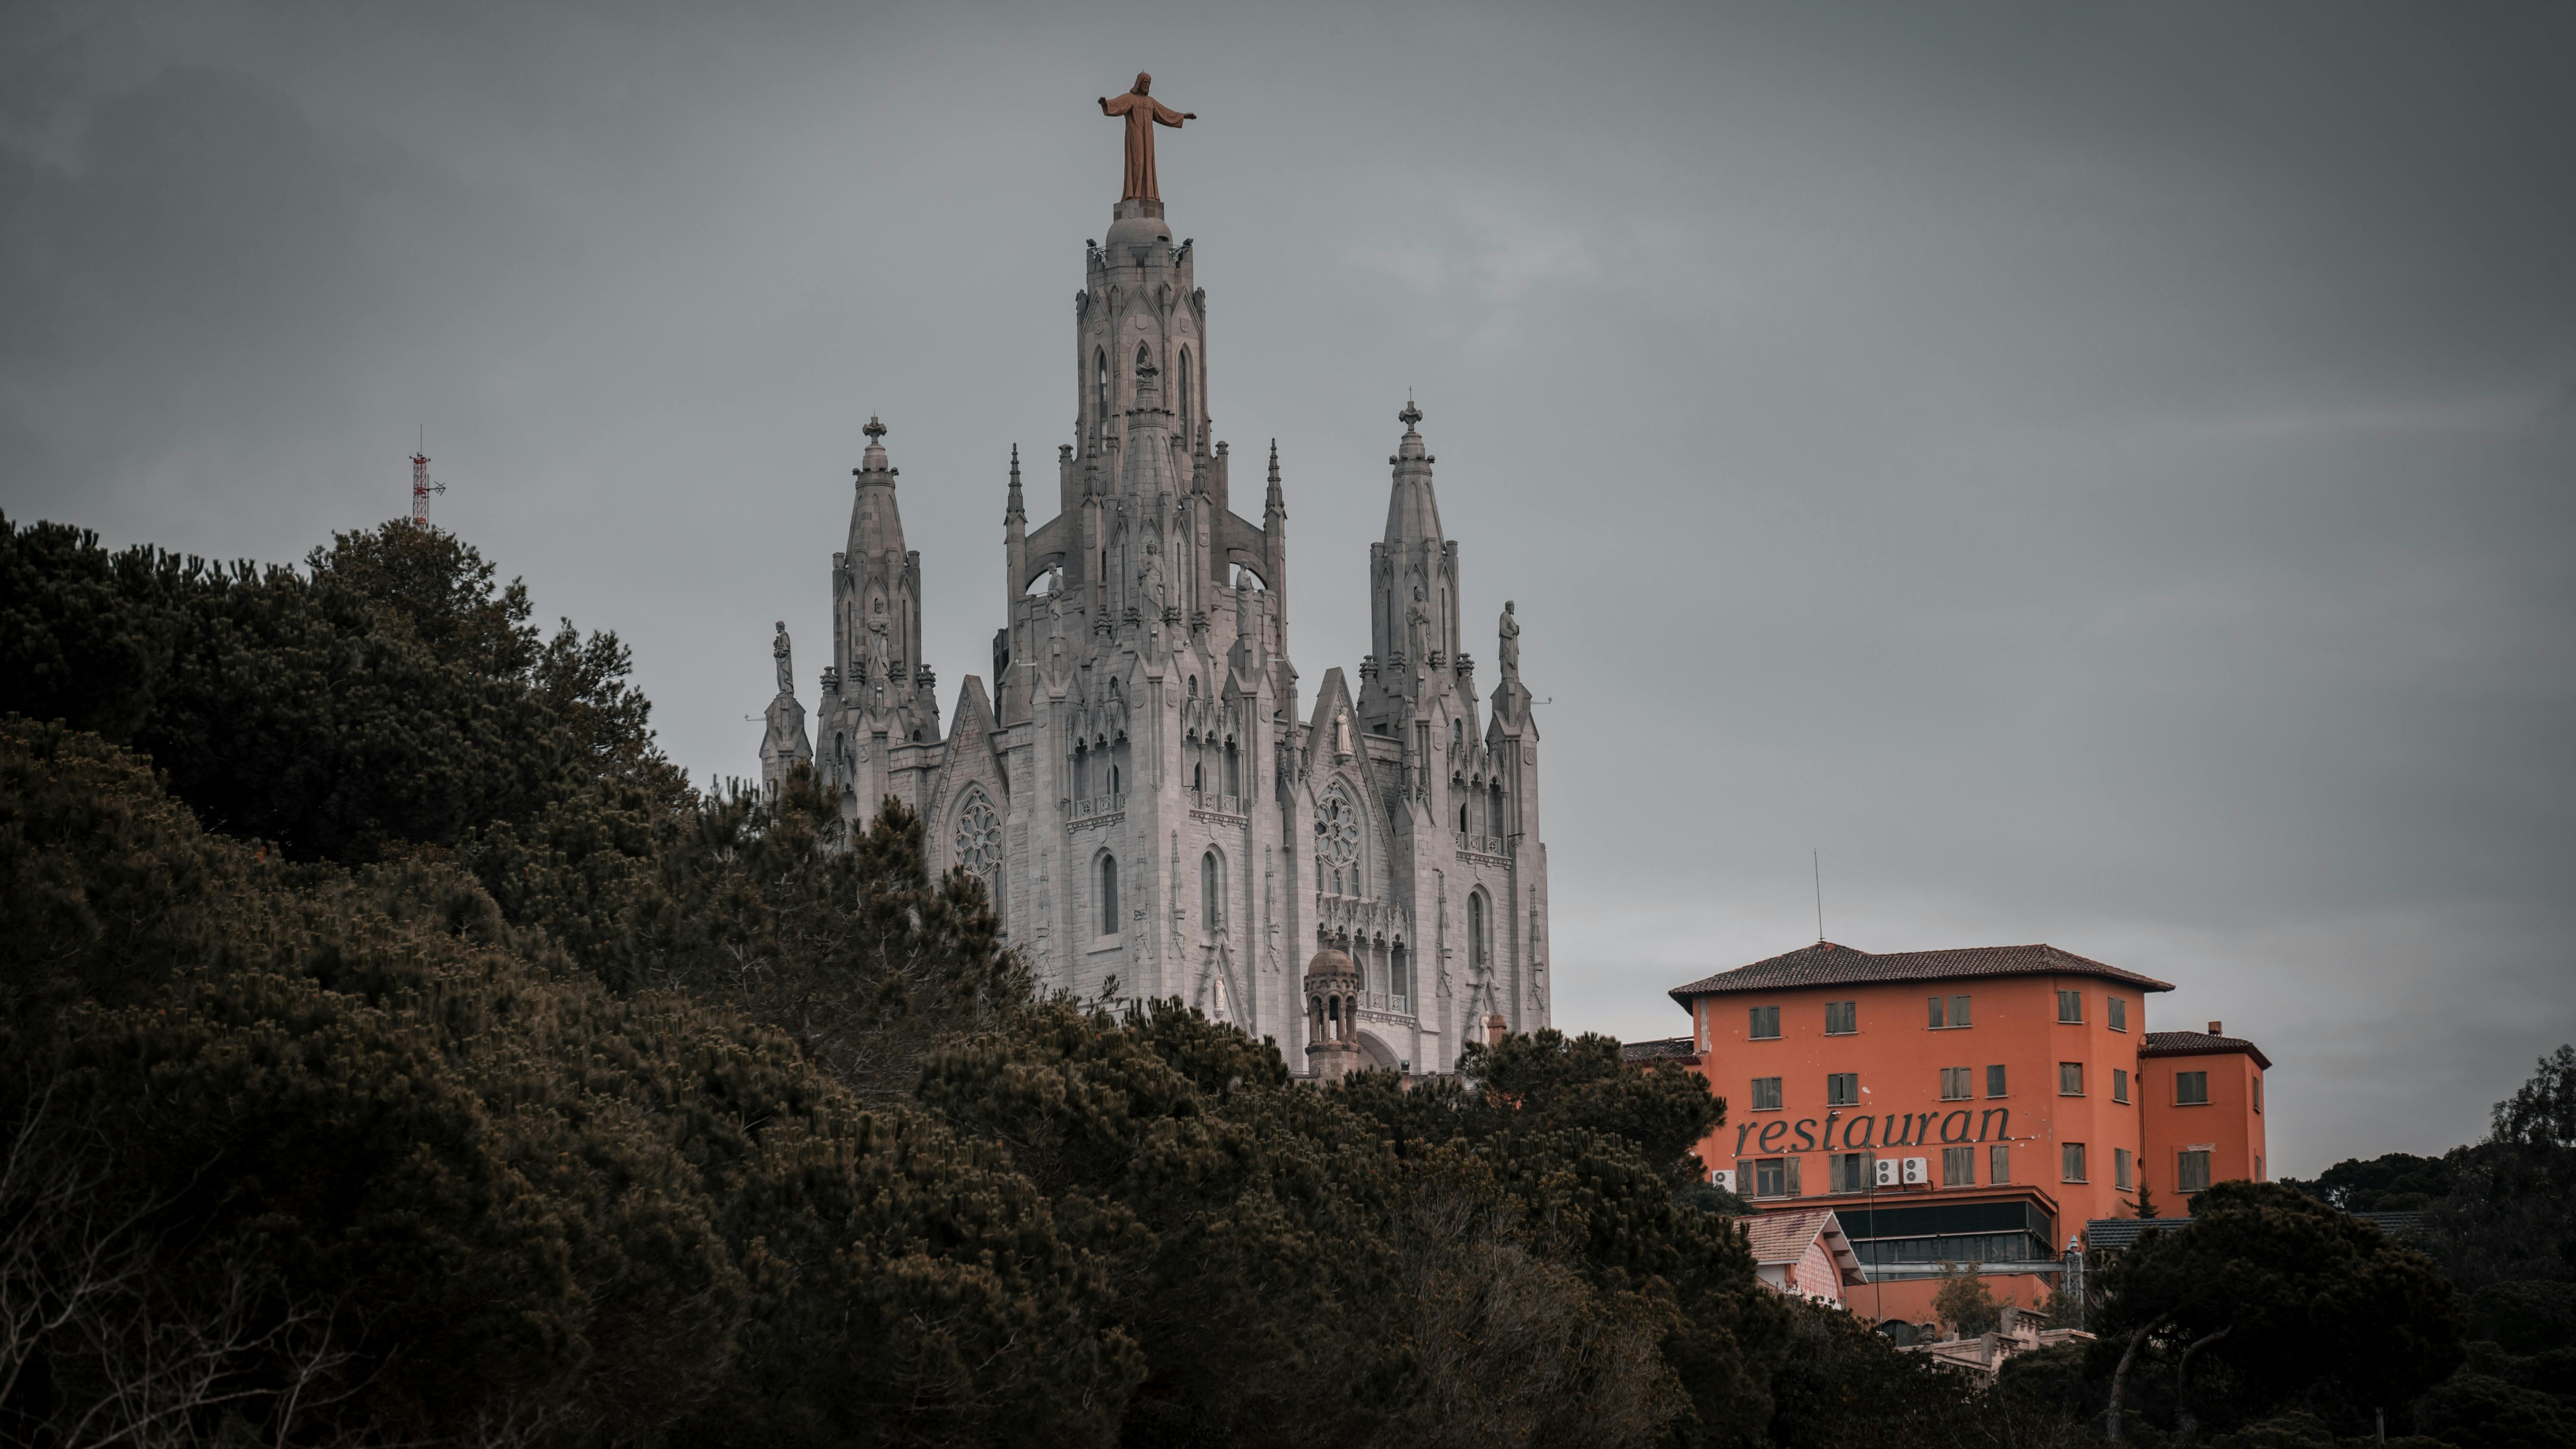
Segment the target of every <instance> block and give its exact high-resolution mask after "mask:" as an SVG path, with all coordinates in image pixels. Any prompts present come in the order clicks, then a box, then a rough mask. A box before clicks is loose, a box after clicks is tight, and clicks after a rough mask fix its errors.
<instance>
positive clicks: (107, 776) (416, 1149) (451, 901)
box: [0, 720, 1134, 1444]
mask: <svg viewBox="0 0 2576 1449" xmlns="http://www.w3.org/2000/svg"><path fill="white" fill-rule="evenodd" d="M532 942H533V944H535V945H537V946H543V944H544V943H543V941H542V938H529V937H527V936H526V935H525V934H524V933H522V932H521V931H519V930H518V929H517V928H514V927H512V926H511V925H510V924H509V923H508V922H507V921H506V920H505V919H504V917H503V915H502V913H501V912H500V911H499V910H498V909H497V908H496V907H495V905H494V904H493V902H492V901H491V900H490V898H489V897H488V896H486V895H485V894H484V893H483V892H482V891H481V889H480V888H479V887H478V886H477V885H476V883H475V882H474V881H473V880H472V879H471V878H469V877H467V876H465V875H464V874H462V873H461V872H459V871H458V870H456V869H455V868H453V867H452V866H449V865H446V864H442V863H438V862H430V861H417V860H415V861H404V862H397V863H393V864H387V865H380V866H375V867H370V868H368V869H366V870H363V871H355V872H352V871H346V870H342V869H339V868H337V867H331V866H290V865H286V864H284V863H282V862H279V861H276V860H273V859H268V858H264V857H263V856H262V855H261V854H260V853H259V852H258V851H256V850H255V849H254V848H253V847H250V846H246V845H242V844H239V843H236V842H230V841H225V840H222V839H219V838H216V837H212V836H208V835H206V834H205V833H203V832H202V831H200V830H199V829H198V828H197V827H196V825H195V823H194V822H193V821H192V820H190V819H189V818H188V815H187V812H186V811H184V810H182V809H179V808H178V807H176V806H175V805H174V804H172V803H171V802H170V801H169V800H168V799H167V797H166V796H164V795H163V794H162V793H161V791H160V788H159V786H158V784H157V782H156V781H155V779H154V777H153V774H152V772H151V770H150V769H149V768H148V766H147V765H146V764H145V762H144V761H142V760H141V759H140V758H139V757H137V756H135V755H133V754H131V753H128V752H125V751H121V750H118V749H116V748H114V747H113V746H110V745H107V744H106V743H105V742H103V741H101V740H99V739H97V738H96V737H95V736H91V735H85V734H80V733H77V732H74V731H71V730H68V729H65V728H62V727H60V726H52V725H31V724H28V723H26V722H25V721H23V720H17V721H0V982H5V983H7V986H8V989H9V991H10V993H11V994H10V996H9V997H8V1003H9V1012H8V1016H7V1019H6V1021H5V1024H0V1025H4V1026H5V1029H0V1146H5V1148H6V1151H5V1160H0V1353H4V1354H5V1355H6V1357H0V1422H14V1423H16V1424H18V1425H21V1426H23V1425H25V1424H27V1423H29V1422H42V1423H45V1424H48V1425H50V1426H51V1427H52V1429H53V1430H55V1431H56V1432H75V1431H76V1433H77V1434H78V1435H82V1436H87V1437H88V1440H109V1439H114V1438H116V1437H117V1436H120V1435H121V1436H123V1437H125V1438H128V1439H132V1438H136V1437H142V1436H156V1437H158V1438H161V1439H163V1440H165V1441H195V1440H205V1439H211V1438H213V1437H214V1436H215V1435H216V1434H217V1432H218V1430H219V1428H220V1426H221V1425H222V1424H224V1423H233V1424H237V1425H239V1426H241V1428H240V1429H239V1430H233V1429H225V1430H223V1431H222V1432H224V1433H226V1434H235V1433H238V1432H247V1433H249V1434H252V1435H255V1436H257V1437H261V1438H268V1439H274V1440H278V1441H282V1442H313V1443H327V1442H343V1441H355V1440H359V1439H368V1440H375V1439H389V1440H406V1441H407V1440H445V1439H463V1438H474V1439H488V1438H491V1437H494V1436H496V1435H504V1436H507V1437H513V1438H517V1439H521V1440H524V1441H526V1442H531V1443H552V1442H571V1441H573V1440H576V1439H580V1440H585V1441H588V1440H589V1439H591V1438H592V1437H594V1436H595V1437H596V1438H597V1439H599V1440H629V1441H642V1440H647V1439H653V1438H656V1437H659V1436H663V1435H668V1434H677V1435H681V1436H683V1438H684V1440H685V1442H704V1443H715V1444H723V1443H735V1442H752V1441H755V1440H756V1441H757V1442H760V1443H763V1444H776V1443H782V1442H783V1443H790V1444H806V1443H811V1444H826V1443H828V1444H843V1443H870V1442H904V1443H922V1442H998V1441H1000V1440H1002V1439H1005V1438H1016V1437H1018V1436H1028V1437H1032V1438H1035V1439H1037V1440H1039V1441H1042V1442H1065V1443H1105V1442H1106V1441H1107V1439H1108V1438H1109V1437H1110V1435H1111V1433H1112V1432H1113V1430H1114V1428H1115V1425H1116V1423H1117V1422H1118V1419H1119V1417H1120V1414H1121V1410H1122V1406H1123V1404H1124V1402H1125V1398H1126V1394H1127V1391H1128V1388H1129V1386H1130V1385H1131V1384H1132V1383H1133V1381H1134V1372H1133V1368H1132V1365H1133V1359H1134V1355H1133V1350H1132V1347H1131V1346H1129V1344H1128V1343H1127V1341H1126V1340H1125V1339H1123V1338H1122V1337H1120V1336H1119V1335H1117V1334H1116V1333H1114V1332H1110V1331H1106V1330H1104V1329H1103V1328H1102V1326H1101V1324H1100V1321H1099V1318H1100V1309H1101V1306H1102V1303H1103V1302H1104V1301H1105V1295H1106V1291H1107V1282H1106V1278H1105V1276H1104V1274H1103V1272H1102V1270H1101V1267H1100V1265H1099V1263H1098V1262H1097V1261H1096V1260H1095V1258H1094V1257H1093V1256H1092V1255H1091V1254H1090V1252H1089V1251H1088V1250H1086V1249H1084V1248H1082V1247H1079V1246H1077V1245H1075V1244H1073V1243H1072V1242H1069V1241H1068V1240H1067V1239H1066V1238H1065V1237H1064V1236H1062V1235H1061V1234H1060V1233H1059V1232H1058V1231H1057V1229H1056V1225H1055V1221H1054V1219H1053V1217H1052V1214H1051V1212H1050V1209H1049V1204H1048V1203H1047V1202H1046V1201H1045V1200H1044V1199H1043V1198H1042V1197H1041V1196H1040V1194H1039V1193H1038V1192H1037V1191H1036V1189H1035V1188H1034V1187H1033V1186H1032V1185H1031V1184H1030V1183H1029V1182H1028V1181H1027V1180H1026V1179H1025V1178H1022V1177H1020V1176H1019V1175H1018V1174H1016V1173H1015V1172H1013V1171H1012V1170H1011V1169H1010V1167H1009V1166H1008V1165H1007V1164H1006V1163H1003V1162H1000V1161H998V1160H996V1156H995V1154H994V1153H993V1152H992V1151H991V1150H990V1149H989V1148H987V1147H986V1146H984V1145H982V1144H980V1143H975V1142H970V1141H963V1140H960V1139H959V1138H958V1137H957V1136H956V1135H955V1134H953V1133H951V1132H950V1131H948V1130H947V1129H946V1128H945V1127H943V1126H942V1125H941V1124H939V1123H938V1122H936V1121H934V1120H931V1119H930V1118H929V1117H927V1116H926V1115H924V1114H922V1113H921V1112H919V1111H917V1110H914V1109H909V1108H897V1109H894V1110H885V1111H876V1112H868V1111H862V1110H860V1109H858V1107H857V1106H856V1104H854V1103H853V1102H852V1101H851V1099H850V1097H849V1095H848V1094H847V1093H846V1092H845V1091H843V1090H842V1089H841V1088H840V1087H839V1085H838V1084H837V1083H836V1082H835V1081H834V1080H833V1079H832V1078H831V1077H829V1076H828V1075H826V1074H824V1073H823V1072H821V1071H819V1070H817V1069H816V1068H815V1066H814V1065H813V1064H812V1063H811V1062H809V1061H808V1060H807V1058H806V1054H805V1053H804V1052H802V1051H800V1050H799V1049H798V1047H797V1046H796V1045H795V1044H794V1043H792V1042H790V1041H789V1040H787V1039H786V1038H785V1037H783V1036H782V1035H780V1034H778V1033H777V1032H775V1031H772V1030H770V1029H768V1028H766V1027H763V1026H761V1025H759V1024H757V1023H755V1022H753V1021H751V1020H749V1019H747V1018H745V1017H743V1016H741V1015H740V1014H738V1013H735V1012H733V1011H731V1010H729V1009H726V1008H724V1007H722V1006H721V1005H713V1004H709V1003H705V1002H701V1001H698V1000H695V999H693V998H691V997H689V996H688V995H685V994H682V993H676V992H670V991H646V992H637V993H633V994H631V995H627V996H619V995H617V994H614V993H611V992H609V991H607V990H605V989H604V988H603V987H602V986H601V985H600V984H599V983H598V982H596V981H593V980H590V979H588V978H587V977H585V976H583V975H581V974H579V973H571V974H565V973H562V972H559V971H556V970H552V969H547V968H545V967H540V966H537V965H533V964H531V963H530V962H529V961H528V960H527V959H525V957H523V956H522V955H521V954H520V950H521V947H522V946H523V945H527V944H531V943H532ZM29 1305H33V1308H32V1310H30V1308H29Z"/></svg>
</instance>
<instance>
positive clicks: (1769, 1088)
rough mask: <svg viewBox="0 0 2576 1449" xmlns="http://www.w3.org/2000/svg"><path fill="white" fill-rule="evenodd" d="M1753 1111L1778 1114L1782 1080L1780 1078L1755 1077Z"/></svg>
mask: <svg viewBox="0 0 2576 1449" xmlns="http://www.w3.org/2000/svg"><path fill="white" fill-rule="evenodd" d="M1753 1110H1754V1111H1756V1112H1777V1111H1779V1110H1780V1079H1779V1078H1778V1077H1755V1078H1754V1079H1753Z"/></svg>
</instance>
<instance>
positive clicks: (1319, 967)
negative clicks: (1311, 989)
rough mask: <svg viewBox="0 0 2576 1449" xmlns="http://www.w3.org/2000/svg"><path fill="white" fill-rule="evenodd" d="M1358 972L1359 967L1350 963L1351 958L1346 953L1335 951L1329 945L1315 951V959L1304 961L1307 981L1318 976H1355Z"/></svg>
mask: <svg viewBox="0 0 2576 1449" xmlns="http://www.w3.org/2000/svg"><path fill="white" fill-rule="evenodd" d="M1359 974H1360V972H1359V968H1358V967H1356V966H1353V965H1352V964H1351V958H1350V956H1349V955H1348V954H1347V953H1345V952H1341V951H1337V950H1335V949H1333V948H1332V947H1330V946H1326V947H1325V948H1324V949H1323V950H1321V951H1318V952H1316V953H1315V959H1314V960H1312V961H1309V962H1307V963H1306V979H1307V980H1309V981H1312V980H1314V979H1315V978H1316V977H1318V976H1357V975H1359Z"/></svg>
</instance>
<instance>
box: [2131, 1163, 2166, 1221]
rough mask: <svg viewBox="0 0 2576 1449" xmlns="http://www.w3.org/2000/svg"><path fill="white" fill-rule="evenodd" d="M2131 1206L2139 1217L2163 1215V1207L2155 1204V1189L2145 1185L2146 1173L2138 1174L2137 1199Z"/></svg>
mask: <svg viewBox="0 0 2576 1449" xmlns="http://www.w3.org/2000/svg"><path fill="white" fill-rule="evenodd" d="M2131 1208H2132V1210H2133V1211H2134V1212H2135V1213H2136V1214H2137V1216H2139V1217H2141V1218H2159V1217H2162V1216H2164V1209H2162V1208H2160V1207H2157V1206H2156V1193H2155V1189H2154V1188H2151V1187H2149V1186H2148V1185H2147V1175H2146V1174H2145V1173H2143V1172H2142V1173H2140V1174H2138V1200H2137V1201H2136V1202H2135V1203H2133V1204H2131Z"/></svg>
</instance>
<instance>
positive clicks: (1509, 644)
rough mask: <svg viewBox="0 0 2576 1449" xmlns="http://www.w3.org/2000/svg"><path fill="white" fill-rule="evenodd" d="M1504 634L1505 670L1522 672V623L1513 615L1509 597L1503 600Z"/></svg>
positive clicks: (1507, 671)
mask: <svg viewBox="0 0 2576 1449" xmlns="http://www.w3.org/2000/svg"><path fill="white" fill-rule="evenodd" d="M1502 636H1503V638H1502V646H1501V647H1502V655H1503V672H1504V673H1505V674H1518V673H1520V672H1521V624H1520V621H1519V620H1518V619H1515V618H1513V617H1512V601H1511V600H1509V599H1505V600H1503V622H1502Z"/></svg>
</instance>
